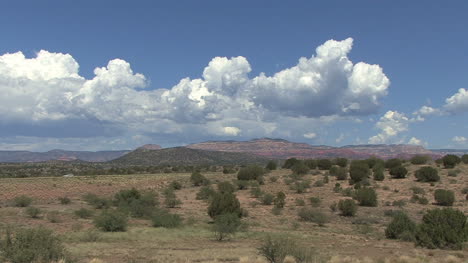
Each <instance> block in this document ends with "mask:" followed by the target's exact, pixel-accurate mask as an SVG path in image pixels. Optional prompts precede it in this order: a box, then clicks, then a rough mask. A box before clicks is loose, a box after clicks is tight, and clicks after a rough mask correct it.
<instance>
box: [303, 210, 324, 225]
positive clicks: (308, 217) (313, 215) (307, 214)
mask: <svg viewBox="0 0 468 263" xmlns="http://www.w3.org/2000/svg"><path fill="white" fill-rule="evenodd" d="M297 215H298V216H299V218H300V219H301V220H303V221H307V222H312V223H316V224H317V225H319V226H324V225H325V224H326V223H327V222H328V217H327V216H326V215H325V214H324V213H322V212H321V211H320V210H318V209H313V208H308V207H304V208H301V209H300V210H299V212H298V213H297Z"/></svg>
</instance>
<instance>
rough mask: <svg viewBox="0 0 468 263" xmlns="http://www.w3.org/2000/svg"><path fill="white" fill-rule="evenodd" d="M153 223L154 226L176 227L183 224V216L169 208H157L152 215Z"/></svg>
mask: <svg viewBox="0 0 468 263" xmlns="http://www.w3.org/2000/svg"><path fill="white" fill-rule="evenodd" d="M151 223H152V225H153V227H164V228H176V227H179V226H180V225H181V224H182V218H181V217H180V216H179V215H177V214H171V213H169V211H167V210H163V209H156V210H155V211H154V212H153V215H152V216H151Z"/></svg>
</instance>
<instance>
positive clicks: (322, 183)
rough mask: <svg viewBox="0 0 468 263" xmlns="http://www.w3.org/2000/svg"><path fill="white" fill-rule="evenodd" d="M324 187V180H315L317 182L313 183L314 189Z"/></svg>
mask: <svg viewBox="0 0 468 263" xmlns="http://www.w3.org/2000/svg"><path fill="white" fill-rule="evenodd" d="M324 185H325V182H324V180H317V181H315V183H314V187H322V186H324Z"/></svg>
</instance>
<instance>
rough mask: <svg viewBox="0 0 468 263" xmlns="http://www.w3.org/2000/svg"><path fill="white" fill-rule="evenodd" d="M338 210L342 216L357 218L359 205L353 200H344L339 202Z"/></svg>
mask: <svg viewBox="0 0 468 263" xmlns="http://www.w3.org/2000/svg"><path fill="white" fill-rule="evenodd" d="M338 209H339V210H340V212H341V215H342V216H355V215H356V212H357V205H356V203H355V202H354V200H352V199H344V200H340V201H339V202H338Z"/></svg>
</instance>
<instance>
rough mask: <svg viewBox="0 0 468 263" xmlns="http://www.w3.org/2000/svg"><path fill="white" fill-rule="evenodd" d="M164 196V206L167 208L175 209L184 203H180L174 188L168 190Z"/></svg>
mask: <svg viewBox="0 0 468 263" xmlns="http://www.w3.org/2000/svg"><path fill="white" fill-rule="evenodd" d="M163 194H164V205H165V206H166V207H167V208H174V207H177V206H179V205H181V204H182V201H180V200H179V199H178V198H177V196H176V194H175V192H174V190H173V188H166V189H165V190H164V192H163Z"/></svg>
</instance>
